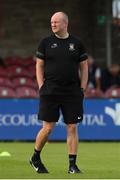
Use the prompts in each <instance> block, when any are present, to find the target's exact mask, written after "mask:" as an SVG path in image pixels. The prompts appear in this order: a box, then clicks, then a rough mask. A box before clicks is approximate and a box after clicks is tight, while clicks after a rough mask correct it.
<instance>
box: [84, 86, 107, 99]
mask: <svg viewBox="0 0 120 180" xmlns="http://www.w3.org/2000/svg"><path fill="white" fill-rule="evenodd" d="M85 97H86V98H103V97H104V94H103V92H102V91H101V90H99V89H92V88H90V89H89V88H88V89H87V90H86V92H85Z"/></svg>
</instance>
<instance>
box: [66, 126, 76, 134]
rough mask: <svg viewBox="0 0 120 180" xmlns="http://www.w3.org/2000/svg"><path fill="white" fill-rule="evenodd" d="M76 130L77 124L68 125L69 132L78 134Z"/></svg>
mask: <svg viewBox="0 0 120 180" xmlns="http://www.w3.org/2000/svg"><path fill="white" fill-rule="evenodd" d="M76 128H77V126H76V124H68V125H67V130H68V132H76Z"/></svg>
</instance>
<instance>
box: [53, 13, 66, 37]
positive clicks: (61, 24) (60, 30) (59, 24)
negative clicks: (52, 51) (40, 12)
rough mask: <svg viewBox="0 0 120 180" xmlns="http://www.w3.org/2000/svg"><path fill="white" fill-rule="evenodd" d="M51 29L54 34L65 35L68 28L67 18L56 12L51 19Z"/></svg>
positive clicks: (63, 14)
mask: <svg viewBox="0 0 120 180" xmlns="http://www.w3.org/2000/svg"><path fill="white" fill-rule="evenodd" d="M51 28H52V31H53V32H54V33H55V34H58V35H61V34H63V35H65V34H66V33H67V28H68V16H67V14H65V13H64V12H56V13H55V14H53V16H52V17H51Z"/></svg>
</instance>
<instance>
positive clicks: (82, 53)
mask: <svg viewBox="0 0 120 180" xmlns="http://www.w3.org/2000/svg"><path fill="white" fill-rule="evenodd" d="M87 59H88V55H87V52H86V50H85V47H84V45H83V44H82V43H81V42H79V60H80V61H85V60H87Z"/></svg>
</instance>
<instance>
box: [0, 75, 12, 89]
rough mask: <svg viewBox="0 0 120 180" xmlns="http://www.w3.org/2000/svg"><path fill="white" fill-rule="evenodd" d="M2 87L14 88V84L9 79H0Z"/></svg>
mask: <svg viewBox="0 0 120 180" xmlns="http://www.w3.org/2000/svg"><path fill="white" fill-rule="evenodd" d="M0 86H5V87H12V88H13V84H12V82H11V80H10V79H9V78H8V77H0Z"/></svg>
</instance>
